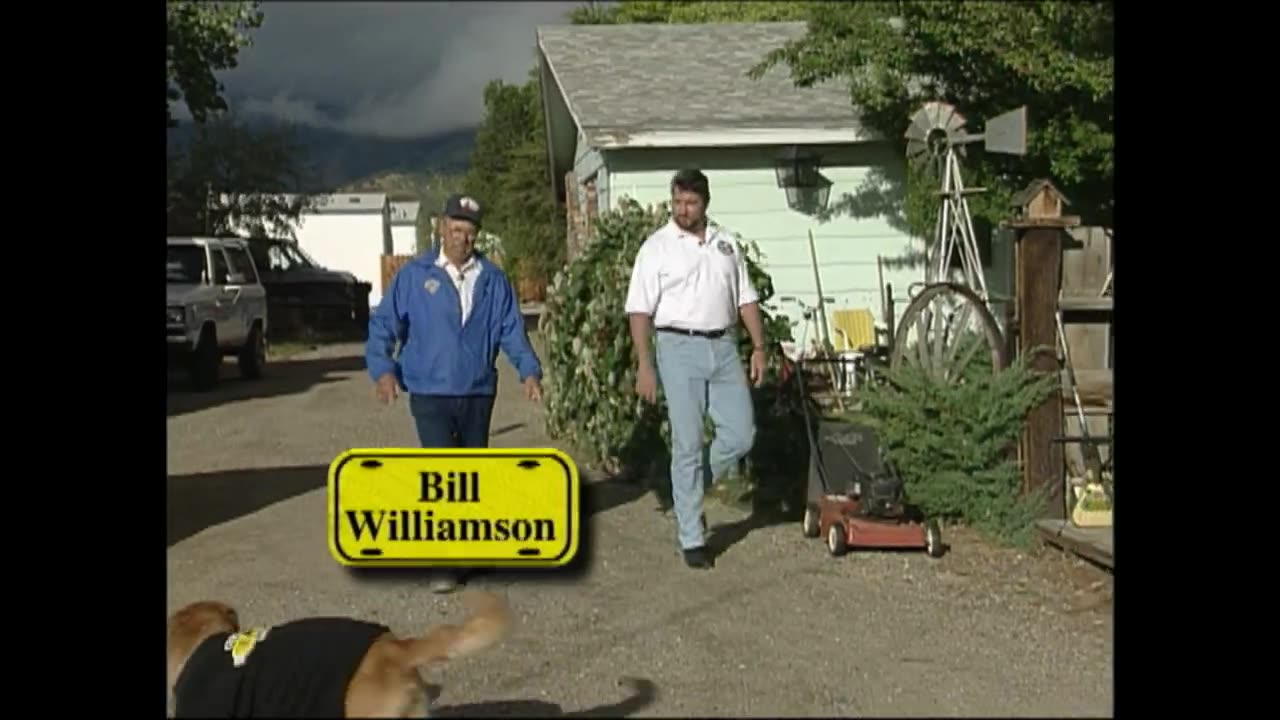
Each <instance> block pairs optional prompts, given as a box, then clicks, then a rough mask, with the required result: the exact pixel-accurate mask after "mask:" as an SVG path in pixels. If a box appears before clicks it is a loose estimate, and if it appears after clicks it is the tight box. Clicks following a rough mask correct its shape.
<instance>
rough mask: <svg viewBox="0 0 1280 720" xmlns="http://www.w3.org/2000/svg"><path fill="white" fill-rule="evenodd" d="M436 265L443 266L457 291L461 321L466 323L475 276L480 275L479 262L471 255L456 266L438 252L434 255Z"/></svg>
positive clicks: (472, 298) (474, 292) (472, 295)
mask: <svg viewBox="0 0 1280 720" xmlns="http://www.w3.org/2000/svg"><path fill="white" fill-rule="evenodd" d="M436 265H437V266H438V267H442V268H444V271H445V273H447V274H448V275H449V279H450V280H452V281H453V287H454V289H455V290H457V291H458V299H459V300H460V301H461V302H462V322H463V323H466V322H467V318H468V317H469V316H470V315H471V303H472V301H473V300H474V299H475V295H476V278H477V277H479V276H480V271H481V269H482V268H481V266H480V263H479V262H477V261H476V256H475V255H472V256H471V257H469V258H467V261H466V262H464V263H462V267H461V268H458V267H454V264H453V263H451V262H449V259H448V258H446V257H445V256H444V253H440V254H439V255H437V256H436Z"/></svg>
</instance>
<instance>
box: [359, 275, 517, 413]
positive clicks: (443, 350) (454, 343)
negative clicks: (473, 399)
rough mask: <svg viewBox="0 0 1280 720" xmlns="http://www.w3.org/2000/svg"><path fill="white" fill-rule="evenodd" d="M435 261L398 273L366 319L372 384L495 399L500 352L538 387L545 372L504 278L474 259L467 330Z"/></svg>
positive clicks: (449, 285)
mask: <svg viewBox="0 0 1280 720" xmlns="http://www.w3.org/2000/svg"><path fill="white" fill-rule="evenodd" d="M438 255H439V251H438V250H432V251H428V252H425V253H423V254H421V255H419V256H418V257H416V258H414V259H413V260H411V261H409V263H408V264H407V265H405V266H404V267H402V268H400V271H399V272H397V273H396V275H395V278H394V279H393V280H392V282H391V288H390V291H389V292H387V293H386V294H385V295H384V296H383V298H382V302H381V303H380V304H379V305H378V309H377V310H376V311H375V312H374V313H373V316H372V317H370V318H369V339H368V342H367V343H366V344H365V366H366V367H367V369H368V371H369V377H370V378H372V379H373V380H375V381H376V380H377V379H378V378H380V377H382V376H383V375H384V374H385V373H388V372H393V373H395V376H396V380H397V381H398V382H399V384H400V387H401V388H402V389H404V390H407V391H409V392H410V393H413V394H415V395H449V396H459V395H493V394H494V393H495V392H496V391H497V387H498V368H497V360H498V351H499V350H502V352H503V353H504V354H506V356H507V359H508V360H509V361H511V364H512V365H513V366H515V368H516V372H518V373H519V375H520V380H521V381H524V380H525V379H526V378H528V377H530V376H532V377H536V378H539V379H541V377H542V367H541V365H540V364H539V362H538V357H537V356H536V355H535V354H534V352H533V348H532V347H530V346H529V338H528V336H527V335H525V328H524V317H523V316H522V315H521V314H520V304H519V302H517V300H516V293H515V290H514V289H513V288H512V287H511V281H510V280H508V279H507V276H506V274H505V273H503V272H502V270H501V269H500V268H499V267H498V266H497V265H494V264H493V263H492V262H490V261H489V260H488V259H487V258H485V257H484V256H483V255H481V254H479V253H476V259H477V260H478V261H479V262H480V265H481V268H482V269H481V272H480V274H479V275H478V276H476V287H475V298H474V300H473V301H472V305H471V314H470V315H469V316H468V317H467V322H466V324H465V325H464V324H462V306H461V304H460V298H459V297H458V291H457V290H456V289H455V288H454V286H453V281H452V280H451V279H450V278H449V275H448V273H446V272H445V271H444V268H441V267H437V266H436V264H435V263H436V258H437V257H438ZM432 290H434V292H433V291H432ZM396 340H400V342H401V344H402V347H401V348H400V356H399V358H394V357H393V353H394V352H395V345H396Z"/></svg>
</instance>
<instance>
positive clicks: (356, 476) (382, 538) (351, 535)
mask: <svg viewBox="0 0 1280 720" xmlns="http://www.w3.org/2000/svg"><path fill="white" fill-rule="evenodd" d="M580 537H581V528H580V527H579V517H578V469H577V467H576V466H575V465H574V464H573V460H572V459H570V458H569V456H567V455H565V454H564V453H562V452H560V451H558V450H552V449H542V448H538V449H532V450H510V449H505V448H503V449H497V448H494V449H482V450H473V449H447V450H438V449H424V450H418V449H410V450H359V449H357V450H349V451H347V452H345V453H343V454H342V455H339V456H338V457H337V459H335V460H334V461H333V463H332V464H331V465H330V466H329V550H330V552H331V553H333V557H334V558H335V559H336V560H337V561H338V562H340V563H342V564H343V565H348V566H355V567H431V566H469V567H483V566H488V567H515V566H519V567H524V566H532V567H558V566H561V565H565V564H567V563H568V562H569V561H571V560H573V557H574V555H576V554H577V552H578V541H579V538H580Z"/></svg>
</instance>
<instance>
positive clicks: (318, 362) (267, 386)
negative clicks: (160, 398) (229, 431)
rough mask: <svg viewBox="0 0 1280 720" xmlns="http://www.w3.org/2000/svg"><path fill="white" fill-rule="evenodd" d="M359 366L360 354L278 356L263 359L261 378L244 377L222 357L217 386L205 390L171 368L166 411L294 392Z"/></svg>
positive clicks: (187, 410) (181, 411)
mask: <svg viewBox="0 0 1280 720" xmlns="http://www.w3.org/2000/svg"><path fill="white" fill-rule="evenodd" d="M363 370H364V358H362V357H357V356H351V357H336V358H316V359H314V360H278V361H274V362H269V363H267V368H266V370H265V371H264V373H263V376H262V377H261V378H259V379H257V380H245V379H243V378H241V377H240V376H239V370H237V369H236V366H235V363H234V362H232V361H226V362H223V363H222V372H221V373H220V375H219V382H218V386H217V387H215V388H214V389H212V390H209V391H207V392H196V391H195V390H193V389H192V388H191V384H190V381H189V380H188V378H187V376H186V374H185V373H183V372H181V371H173V372H170V373H169V375H168V391H169V397H168V403H167V405H168V415H169V417H174V416H176V415H185V414H186V413H192V412H198V411H200V410H205V409H207V408H211V407H215V406H218V405H224V404H226V403H233V402H239V401H241V400H252V399H255V398H269V397H277V396H280V395H296V394H297V393H301V392H306V391H307V390H309V389H310V388H311V387H313V386H315V385H319V384H321V383H328V382H335V381H337V380H341V379H342V378H341V377H338V376H337V375H336V373H349V372H357V371H363ZM370 392H372V391H370Z"/></svg>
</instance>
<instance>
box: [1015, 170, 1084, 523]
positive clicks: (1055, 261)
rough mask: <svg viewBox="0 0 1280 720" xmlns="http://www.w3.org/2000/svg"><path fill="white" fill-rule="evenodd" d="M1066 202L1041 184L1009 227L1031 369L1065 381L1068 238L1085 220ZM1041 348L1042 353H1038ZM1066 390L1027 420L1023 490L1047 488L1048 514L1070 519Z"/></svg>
mask: <svg viewBox="0 0 1280 720" xmlns="http://www.w3.org/2000/svg"><path fill="white" fill-rule="evenodd" d="M1066 202H1067V200H1066V198H1065V197H1064V196H1063V195H1062V193H1060V192H1059V191H1058V189H1057V188H1055V187H1054V186H1053V184H1052V183H1051V182H1049V181H1048V180H1036V181H1034V182H1032V183H1031V184H1030V185H1029V186H1028V187H1027V188H1026V189H1025V190H1023V191H1022V192H1020V193H1017V194H1015V196H1014V198H1013V204H1014V210H1015V216H1014V217H1013V219H1011V220H1009V221H1008V222H1007V223H1006V225H1007V226H1009V227H1011V228H1014V229H1015V230H1016V231H1017V240H1016V243H1017V244H1016V258H1017V259H1016V263H1017V272H1016V278H1017V280H1016V284H1017V288H1016V290H1015V292H1014V295H1015V297H1016V303H1017V310H1016V313H1017V318H1018V345H1019V347H1020V350H1021V352H1022V353H1024V354H1025V353H1028V352H1032V353H1033V356H1032V360H1031V367H1032V368H1033V369H1034V370H1036V371H1039V372H1048V373H1051V374H1052V375H1053V376H1054V377H1059V367H1058V360H1057V357H1058V353H1057V348H1058V326H1057V313H1058V291H1059V288H1060V286H1061V282H1062V238H1063V235H1064V234H1065V232H1066V230H1067V229H1068V228H1071V227H1074V226H1076V225H1079V224H1080V218H1078V217H1074V216H1067V215H1063V214H1062V207H1063V205H1064V204H1065V203H1066ZM1037 350H1038V351H1037ZM1060 435H1062V392H1061V389H1059V388H1055V389H1054V392H1053V393H1052V394H1051V395H1050V396H1049V397H1048V398H1047V399H1045V401H1044V402H1042V403H1041V404H1040V405H1039V406H1038V407H1036V408H1034V409H1033V410H1032V411H1031V412H1030V414H1029V415H1028V416H1027V424H1026V427H1025V429H1024V432H1023V443H1022V445H1023V448H1024V451H1023V487H1024V488H1025V489H1026V490H1028V491H1036V490H1040V489H1043V490H1045V491H1046V496H1047V499H1048V503H1049V504H1048V508H1047V510H1048V515H1049V517H1050V518H1053V519H1061V518H1064V517H1066V503H1065V502H1064V500H1063V491H1064V489H1065V488H1064V484H1065V475H1064V470H1063V456H1062V445H1061V444H1059V443H1056V442H1054V441H1053V439H1054V438H1055V437H1058V436H1060Z"/></svg>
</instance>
